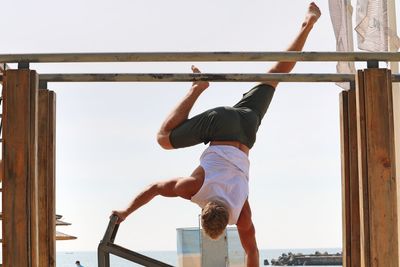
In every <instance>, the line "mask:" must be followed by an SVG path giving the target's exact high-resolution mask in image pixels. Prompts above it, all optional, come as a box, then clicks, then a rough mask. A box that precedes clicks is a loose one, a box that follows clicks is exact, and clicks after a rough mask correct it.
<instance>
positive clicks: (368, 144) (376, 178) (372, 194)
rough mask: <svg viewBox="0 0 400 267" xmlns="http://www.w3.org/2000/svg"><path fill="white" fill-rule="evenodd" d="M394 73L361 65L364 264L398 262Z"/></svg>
mask: <svg viewBox="0 0 400 267" xmlns="http://www.w3.org/2000/svg"><path fill="white" fill-rule="evenodd" d="M390 77H391V73H390V71H389V70H386V69H367V70H364V71H359V73H358V77H357V81H358V84H357V117H358V118H357V119H358V125H359V129H358V142H359V149H358V150H359V175H360V196H361V198H360V199H361V222H362V223H361V247H362V262H361V266H368V267H370V266H371V267H375V266H391V267H397V266H399V257H398V255H399V254H398V234H397V233H398V229H397V184H396V169H395V157H394V126H393V102H392V90H391V89H392V88H391V80H390Z"/></svg>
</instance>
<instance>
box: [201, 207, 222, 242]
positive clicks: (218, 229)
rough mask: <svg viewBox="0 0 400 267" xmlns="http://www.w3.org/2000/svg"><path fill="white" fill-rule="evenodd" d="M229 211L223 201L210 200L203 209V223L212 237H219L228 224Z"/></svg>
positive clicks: (206, 231) (204, 228) (205, 229)
mask: <svg viewBox="0 0 400 267" xmlns="http://www.w3.org/2000/svg"><path fill="white" fill-rule="evenodd" d="M228 220H229V212H228V209H227V207H226V205H224V203H222V202H221V201H218V200H214V201H210V202H208V203H207V204H206V205H205V206H204V208H203V210H202V211H201V225H202V226H203V230H204V232H205V233H206V234H207V235H208V236H209V237H210V238H211V239H218V237H219V236H220V235H221V234H223V232H224V230H225V228H226V226H227V225H228Z"/></svg>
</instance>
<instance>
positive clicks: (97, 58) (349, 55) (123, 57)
mask: <svg viewBox="0 0 400 267" xmlns="http://www.w3.org/2000/svg"><path fill="white" fill-rule="evenodd" d="M187 61H190V62H199V61H202V62H233V61H241V62H244V61H246V62H256V61H281V62H294V61H319V62H322V61H365V62H367V63H368V67H375V68H376V67H379V62H380V61H384V62H395V61H400V53H397V52H379V53H372V52H293V51H290V52H139V53H68V54H9V55H4V54H3V55H0V62H3V63H18V66H19V68H29V64H30V63H80V62H92V63H100V62H187ZM0 79H1V77H0ZM39 79H40V81H41V82H43V83H44V84H45V83H47V82H192V81H213V82H263V81H277V82H354V81H355V75H354V74H333V73H304V74H302V73H296V74H294V73H212V74H211V73H189V74H184V73H53V74H40V78H39ZM392 82H400V75H399V74H395V75H393V76H392Z"/></svg>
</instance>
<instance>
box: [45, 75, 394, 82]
mask: <svg viewBox="0 0 400 267" xmlns="http://www.w3.org/2000/svg"><path fill="white" fill-rule="evenodd" d="M40 80H41V81H45V82H192V81H210V82H263V81H277V82H354V81H355V75H354V74H330V73H326V74H315V73H309V74H298V73H290V74H286V73H248V74H244V73H212V74H211V73H190V74H184V73H113V74H107V73H90V74H87V73H86V74H41V75H40ZM392 82H400V75H392Z"/></svg>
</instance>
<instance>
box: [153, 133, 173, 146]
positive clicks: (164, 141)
mask: <svg viewBox="0 0 400 267" xmlns="http://www.w3.org/2000/svg"><path fill="white" fill-rule="evenodd" d="M157 142H158V144H159V145H160V146H161V147H162V148H164V149H174V147H173V146H172V144H171V141H170V140H169V133H161V132H159V133H158V134H157Z"/></svg>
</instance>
